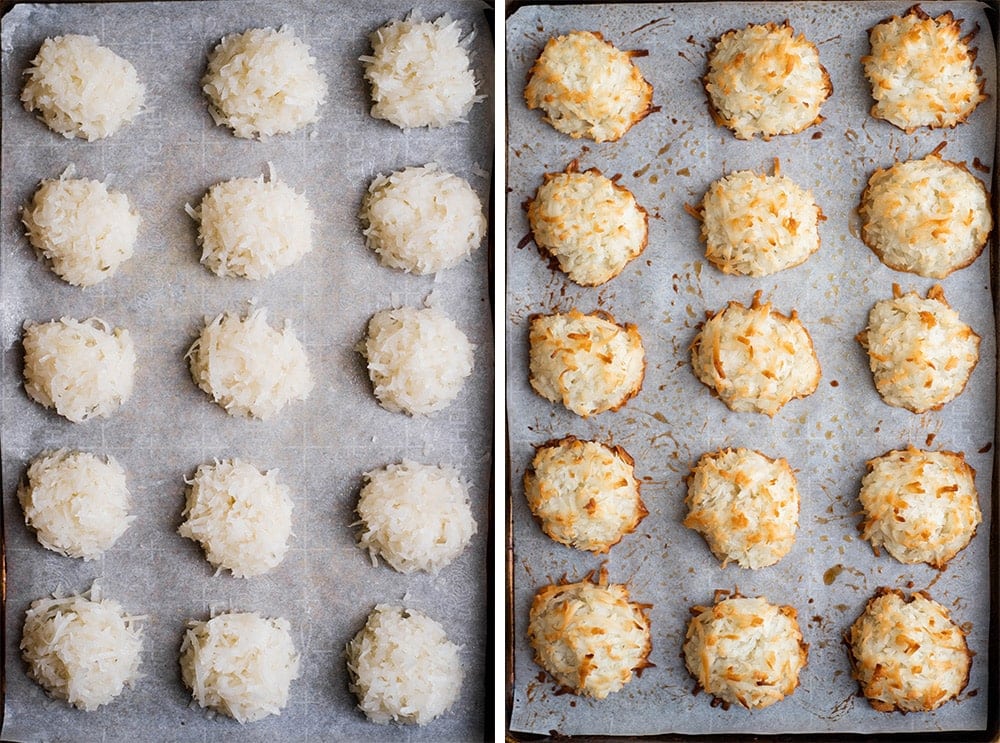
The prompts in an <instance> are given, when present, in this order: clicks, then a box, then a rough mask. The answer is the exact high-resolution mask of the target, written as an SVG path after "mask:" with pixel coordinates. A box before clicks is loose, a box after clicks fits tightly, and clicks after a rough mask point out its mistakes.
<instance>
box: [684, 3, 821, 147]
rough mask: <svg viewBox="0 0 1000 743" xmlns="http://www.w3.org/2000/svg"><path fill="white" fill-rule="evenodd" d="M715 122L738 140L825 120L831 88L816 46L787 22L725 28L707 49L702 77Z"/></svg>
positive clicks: (786, 131) (799, 128) (790, 130)
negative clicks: (709, 49) (826, 103)
mask: <svg viewBox="0 0 1000 743" xmlns="http://www.w3.org/2000/svg"><path fill="white" fill-rule="evenodd" d="M703 83H704V85H705V92H706V93H707V94H708V108H709V112H710V113H711V114H712V118H713V119H714V120H715V123H717V124H719V125H721V126H725V127H728V128H730V129H732V131H733V134H735V135H736V138H737V139H753V138H754V136H755V135H758V134H759V135H761V137H763V138H764V139H765V140H767V139H770V138H771V137H773V136H775V135H778V134H795V133H797V132H801V131H802V130H803V129H806V128H808V127H810V126H814V125H815V124H819V123H820V122H822V121H823V117H822V116H821V115H820V112H819V111H820V107H821V106H822V105H823V102H824V101H825V100H826V99H827V98H829V97H830V94H831V93H833V85H832V83H831V82H830V75H829V74H828V73H827V71H826V68H825V67H823V65H821V64H820V63H819V51H818V50H817V49H816V45H815V44H813V43H812V42H811V41H809V40H808V39H806V37H805V36H804V35H802V34H799V35H798V36H796V35H795V31H794V29H792V27H791V26H790V25H788V21H785V22H784V23H783V24H781V25H780V26H779V25H777V24H774V23H765V24H749V25H747V27H746V28H742V29H733V30H731V31H727V32H726V33H724V34H723V35H722V36H721V37H720V38H719V40H718V41H717V42H716V43H715V46H714V47H713V49H712V50H711V51H710V52H709V53H708V72H707V74H706V75H705V78H704V80H703Z"/></svg>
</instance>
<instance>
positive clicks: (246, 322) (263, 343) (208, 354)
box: [187, 309, 313, 420]
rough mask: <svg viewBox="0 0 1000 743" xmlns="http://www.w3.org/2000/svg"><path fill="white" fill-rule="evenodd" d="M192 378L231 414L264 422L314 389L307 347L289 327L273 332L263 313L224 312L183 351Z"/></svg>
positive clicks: (264, 311)
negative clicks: (241, 313)
mask: <svg viewBox="0 0 1000 743" xmlns="http://www.w3.org/2000/svg"><path fill="white" fill-rule="evenodd" d="M187 358H188V362H189V364H190V366H191V377H192V378H193V379H194V381H195V384H197V385H198V386H199V387H200V388H201V389H202V390H204V391H205V392H207V393H208V394H209V395H211V396H212V400H213V401H214V402H216V403H218V404H219V405H220V406H221V407H222V408H223V409H224V410H225V411H226V412H227V413H229V414H230V415H242V416H246V417H252V418H259V419H260V420H266V419H268V418H270V417H271V416H273V415H274V414H275V413H277V412H279V411H280V410H281V409H282V408H284V407H285V405H287V404H288V403H290V402H292V401H293V400H305V399H306V398H307V397H308V396H309V392H310V391H311V390H312V387H313V378H312V373H311V372H310V371H309V359H308V357H307V356H306V352H305V349H304V348H303V347H302V344H301V343H299V340H298V338H296V337H295V333H293V332H292V330H291V328H289V327H287V326H286V327H285V328H284V329H283V330H280V331H279V330H275V329H274V328H272V327H271V326H270V325H268V324H267V311H266V310H263V309H260V310H255V311H254V312H252V313H251V314H249V315H247V316H246V317H245V318H241V317H240V316H239V315H238V314H232V313H229V312H224V313H222V314H221V315H219V316H218V317H216V318H215V319H214V320H212V321H211V322H210V323H208V324H207V325H206V326H205V328H204V329H203V330H202V331H201V335H200V336H199V337H198V339H197V340H196V341H195V342H194V343H193V344H191V348H189V349H188V352H187Z"/></svg>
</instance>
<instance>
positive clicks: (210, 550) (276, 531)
mask: <svg viewBox="0 0 1000 743" xmlns="http://www.w3.org/2000/svg"><path fill="white" fill-rule="evenodd" d="M181 515H182V517H183V518H184V522H183V523H182V524H181V525H180V527H179V528H178V529H177V533H178V534H180V535H181V536H182V537H186V538H187V539H191V540H193V541H195V542H198V543H199V544H200V545H201V546H202V549H204V550H205V558H206V559H207V560H208V561H209V562H210V563H212V565H214V566H215V567H216V568H217V570H216V574H218V573H220V572H222V571H223V570H229V571H231V572H232V574H233V575H234V576H236V577H237V578H250V577H251V576H254V575H262V574H263V573H266V572H268V571H269V570H271V569H272V568H274V567H277V566H278V565H279V564H280V563H281V561H282V560H283V559H284V557H285V553H286V552H287V551H288V537H289V536H290V535H291V533H292V499H291V495H290V493H289V490H288V487H287V486H286V485H284V484H282V483H280V482H278V478H277V472H276V471H274V470H271V471H268V472H261V471H260V470H258V469H257V468H256V467H254V466H253V465H252V464H250V463H248V462H244V461H241V460H239V459H225V460H223V461H221V462H213V463H212V464H203V465H201V466H199V467H198V470H197V471H196V472H195V474H194V478H193V479H191V480H190V481H188V488H187V499H186V505H185V506H184V513H183V514H181Z"/></svg>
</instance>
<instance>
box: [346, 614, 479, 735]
mask: <svg viewBox="0 0 1000 743" xmlns="http://www.w3.org/2000/svg"><path fill="white" fill-rule="evenodd" d="M460 650H461V647H460V646H459V645H456V644H455V643H453V642H452V641H451V640H449V639H448V635H447V633H446V632H445V630H444V627H442V626H441V625H440V624H439V623H438V622H435V621H434V620H433V619H431V618H430V617H429V616H427V615H426V614H424V613H422V612H419V611H416V610H414V609H405V608H403V607H402V606H390V605H388V604H379V605H378V606H376V607H375V608H374V609H373V610H372V612H371V613H370V614H369V615H368V619H367V620H366V621H365V626H364V627H362V628H361V630H360V631H359V632H358V633H357V634H356V635H355V636H354V637H353V639H351V641H350V642H349V643H348V644H347V651H346V656H347V672H348V675H349V676H350V682H349V687H350V690H351V693H353V694H354V695H355V696H356V697H357V699H358V708H359V709H360V710H361V711H362V712H364V713H365V715H366V716H367V717H368V719H369V720H371V721H372V722H375V723H378V724H380V725H386V724H388V723H390V722H398V723H404V724H415V725H426V724H427V723H428V722H430V721H431V720H433V719H435V718H436V717H439V716H441V715H442V714H444V713H445V712H447V711H448V709H449V708H450V707H451V706H452V705H453V704H454V703H455V701H456V700H457V699H458V696H459V693H460V692H461V690H462V680H463V677H464V675H465V674H464V671H463V670H462V668H463V666H462V660H461V654H460V652H459V651H460Z"/></svg>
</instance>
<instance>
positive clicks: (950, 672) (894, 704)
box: [844, 588, 972, 712]
mask: <svg viewBox="0 0 1000 743" xmlns="http://www.w3.org/2000/svg"><path fill="white" fill-rule="evenodd" d="M844 640H845V642H846V643H847V654H848V657H849V659H850V661H851V673H852V675H853V676H854V678H855V679H857V681H858V684H859V685H860V687H861V692H862V693H863V694H864V695H865V697H867V698H868V702H869V704H871V706H872V707H873V708H874V709H876V710H878V711H879V712H892V711H894V710H899V711H900V712H927V711H930V710H932V709H937V708H938V707H940V706H941V705H942V704H944V703H945V702H947V701H948V700H949V699H954V698H955V697H957V696H958V695H959V694H960V693H961V691H962V690H963V689H964V688H965V685H966V684H967V683H968V682H969V669H970V667H971V666H972V653H970V652H969V647H968V645H967V644H966V641H965V632H964V631H963V630H962V628H961V627H959V626H958V625H957V624H955V622H954V621H952V619H951V616H950V615H949V613H948V610H947V609H946V608H944V607H943V606H941V604H939V603H938V602H936V601H934V600H933V599H932V598H931V597H930V596H929V595H927V594H926V593H924V592H923V591H916V592H915V593H913V594H912V595H911V596H910V597H909V599H907V598H906V595H905V594H904V593H903V592H902V591H901V590H899V589H897V588H879V589H878V590H877V591H876V592H875V595H874V596H873V597H872V598H871V599H869V601H868V603H867V604H866V605H865V609H864V611H863V612H862V613H861V616H859V617H858V618H857V619H856V620H855V622H854V624H852V625H851V628H850V629H849V630H848V631H847V633H846V634H845V636H844Z"/></svg>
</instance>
